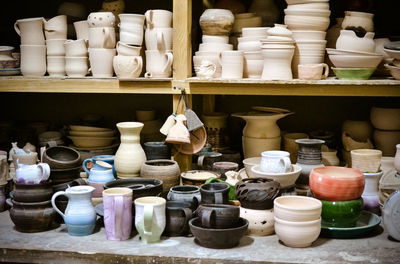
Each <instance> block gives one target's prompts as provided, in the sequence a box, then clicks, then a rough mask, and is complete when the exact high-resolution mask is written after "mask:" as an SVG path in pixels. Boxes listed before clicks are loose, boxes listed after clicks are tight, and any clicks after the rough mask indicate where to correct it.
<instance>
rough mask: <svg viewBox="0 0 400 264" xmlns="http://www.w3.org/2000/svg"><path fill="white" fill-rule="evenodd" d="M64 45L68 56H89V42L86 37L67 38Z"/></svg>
mask: <svg viewBox="0 0 400 264" xmlns="http://www.w3.org/2000/svg"><path fill="white" fill-rule="evenodd" d="M64 46H65V56H66V57H87V53H88V49H87V42H86V40H84V39H77V40H71V39H69V40H66V41H65V42H64Z"/></svg>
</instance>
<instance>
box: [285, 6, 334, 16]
mask: <svg viewBox="0 0 400 264" xmlns="http://www.w3.org/2000/svg"><path fill="white" fill-rule="evenodd" d="M284 12H285V15H292V16H311V17H329V16H330V14H331V11H329V9H328V10H327V9H302V8H299V9H293V8H287V9H285V10H284Z"/></svg>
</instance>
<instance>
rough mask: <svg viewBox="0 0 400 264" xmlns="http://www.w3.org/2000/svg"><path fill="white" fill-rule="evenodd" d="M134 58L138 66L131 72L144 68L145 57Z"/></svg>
mask: <svg viewBox="0 0 400 264" xmlns="http://www.w3.org/2000/svg"><path fill="white" fill-rule="evenodd" d="M133 60H135V61H136V62H137V66H136V67H135V69H133V70H132V71H131V74H132V73H134V72H136V71H138V70H139V69H142V68H143V59H142V57H139V56H136V57H135V58H134V59H133Z"/></svg>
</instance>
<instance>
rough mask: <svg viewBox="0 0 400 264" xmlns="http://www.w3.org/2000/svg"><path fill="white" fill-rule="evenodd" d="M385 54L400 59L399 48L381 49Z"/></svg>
mask: <svg viewBox="0 0 400 264" xmlns="http://www.w3.org/2000/svg"><path fill="white" fill-rule="evenodd" d="M383 50H384V51H385V52H386V53H387V55H389V57H391V58H395V59H396V60H400V50H391V49H383Z"/></svg>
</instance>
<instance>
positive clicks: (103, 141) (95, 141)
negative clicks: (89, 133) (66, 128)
mask: <svg viewBox="0 0 400 264" xmlns="http://www.w3.org/2000/svg"><path fill="white" fill-rule="evenodd" d="M68 137H69V138H70V139H71V140H72V142H73V143H74V145H75V146H76V147H79V148H99V147H106V146H110V145H111V144H112V142H113V141H114V140H115V139H117V138H116V137H78V136H68Z"/></svg>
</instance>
